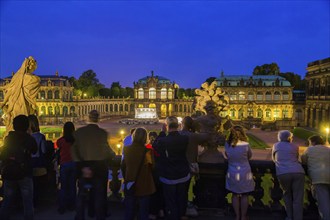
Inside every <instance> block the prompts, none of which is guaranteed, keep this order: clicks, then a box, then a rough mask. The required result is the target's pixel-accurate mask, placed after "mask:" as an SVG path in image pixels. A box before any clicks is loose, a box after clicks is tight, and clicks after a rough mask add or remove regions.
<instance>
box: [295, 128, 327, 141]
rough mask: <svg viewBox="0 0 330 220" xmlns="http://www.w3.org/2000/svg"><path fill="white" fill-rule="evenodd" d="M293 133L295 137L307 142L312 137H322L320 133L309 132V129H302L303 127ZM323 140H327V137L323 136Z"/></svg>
mask: <svg viewBox="0 0 330 220" xmlns="http://www.w3.org/2000/svg"><path fill="white" fill-rule="evenodd" d="M292 133H293V136H295V137H298V138H300V139H303V140H305V141H307V139H308V138H309V137H310V136H313V135H320V133H318V132H315V131H311V130H307V129H305V128H301V127H296V128H294V129H293V132H292ZM323 138H325V137H324V136H323Z"/></svg>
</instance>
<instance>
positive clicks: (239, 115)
mask: <svg viewBox="0 0 330 220" xmlns="http://www.w3.org/2000/svg"><path fill="white" fill-rule="evenodd" d="M243 117H244V111H243V109H242V108H241V109H240V110H238V118H239V119H242V118H243Z"/></svg>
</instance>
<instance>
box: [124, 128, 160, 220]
mask: <svg viewBox="0 0 330 220" xmlns="http://www.w3.org/2000/svg"><path fill="white" fill-rule="evenodd" d="M147 141H148V133H147V130H146V129H144V128H137V129H136V130H135V131H134V133H133V143H132V144H131V145H129V146H125V147H124V154H125V158H124V160H123V161H122V163H125V166H126V173H125V184H126V186H125V187H126V188H127V189H130V187H132V186H133V185H134V186H133V187H134V191H133V193H132V194H127V193H125V208H126V210H125V220H133V219H134V217H135V213H134V212H135V210H136V207H137V203H138V207H139V214H138V216H139V219H140V220H148V219H149V200H150V196H151V195H152V194H153V193H154V192H155V191H156V189H155V184H154V181H153V176H152V164H153V157H152V152H151V150H150V149H147V148H146V144H147Z"/></svg>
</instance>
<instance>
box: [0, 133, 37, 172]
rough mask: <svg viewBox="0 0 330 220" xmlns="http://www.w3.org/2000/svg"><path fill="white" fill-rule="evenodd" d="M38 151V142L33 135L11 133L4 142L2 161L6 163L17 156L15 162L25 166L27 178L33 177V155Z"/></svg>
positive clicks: (0, 157) (0, 158) (0, 155)
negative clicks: (22, 163)
mask: <svg viewBox="0 0 330 220" xmlns="http://www.w3.org/2000/svg"><path fill="white" fill-rule="evenodd" d="M22 148H23V149H22ZM37 151H38V145H37V142H36V141H35V139H34V138H33V137H32V136H31V135H29V134H28V133H26V132H20V131H10V132H9V134H8V136H7V137H6V138H5V140H4V145H3V147H2V150H1V154H0V160H1V161H2V162H3V163H5V161H6V160H7V159H9V158H11V157H15V156H16V158H15V160H17V161H19V162H24V164H25V176H32V161H31V154H35V153H36V152H37ZM21 152H23V154H22V153H21Z"/></svg>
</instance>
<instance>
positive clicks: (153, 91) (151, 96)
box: [149, 88, 156, 99]
mask: <svg viewBox="0 0 330 220" xmlns="http://www.w3.org/2000/svg"><path fill="white" fill-rule="evenodd" d="M149 99H156V89H155V88H150V89H149Z"/></svg>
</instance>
